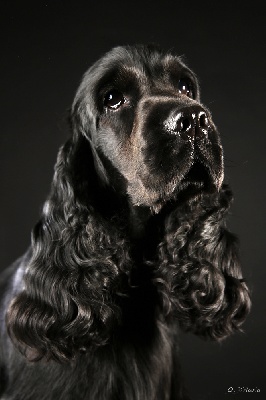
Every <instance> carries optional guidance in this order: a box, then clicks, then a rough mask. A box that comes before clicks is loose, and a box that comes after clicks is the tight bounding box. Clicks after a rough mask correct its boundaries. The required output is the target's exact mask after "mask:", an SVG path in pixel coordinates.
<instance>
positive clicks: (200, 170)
mask: <svg viewBox="0 0 266 400" xmlns="http://www.w3.org/2000/svg"><path fill="white" fill-rule="evenodd" d="M182 183H183V185H184V186H185V187H188V186H190V185H192V186H194V187H197V188H198V189H204V188H205V189H208V188H210V186H212V177H211V175H210V172H209V170H208V168H207V167H206V166H205V165H203V164H202V163H201V162H199V161H195V162H194V163H193V165H192V166H191V168H190V169H189V171H188V172H187V174H186V175H185V176H184V178H183V181H182Z"/></svg>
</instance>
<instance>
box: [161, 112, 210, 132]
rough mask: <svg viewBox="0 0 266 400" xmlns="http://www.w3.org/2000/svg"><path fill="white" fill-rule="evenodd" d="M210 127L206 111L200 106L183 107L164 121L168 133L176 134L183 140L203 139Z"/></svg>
mask: <svg viewBox="0 0 266 400" xmlns="http://www.w3.org/2000/svg"><path fill="white" fill-rule="evenodd" d="M209 126H210V122H209V118H208V116H207V113H206V111H205V110H204V109H203V108H202V107H200V106H193V107H185V108H182V109H181V110H178V111H177V112H174V113H171V116H170V117H169V118H168V119H167V120H166V121H165V127H166V129H167V131H168V132H170V133H173V134H178V135H180V136H181V137H183V139H190V140H191V139H194V138H195V137H197V138H203V137H205V136H206V135H207V134H208V129H209Z"/></svg>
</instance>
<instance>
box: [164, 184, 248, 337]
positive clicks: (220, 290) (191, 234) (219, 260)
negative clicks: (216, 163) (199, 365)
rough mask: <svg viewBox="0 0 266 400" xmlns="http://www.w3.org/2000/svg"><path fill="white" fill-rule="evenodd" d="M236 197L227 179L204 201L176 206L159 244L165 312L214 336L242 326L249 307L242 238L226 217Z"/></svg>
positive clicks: (188, 327) (190, 328)
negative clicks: (239, 240) (240, 252)
mask: <svg viewBox="0 0 266 400" xmlns="http://www.w3.org/2000/svg"><path fill="white" fill-rule="evenodd" d="M231 201H232V193H231V191H230V190H229V188H228V187H227V186H226V185H224V186H223V188H222V189H221V191H220V193H218V194H216V195H213V196H211V198H208V200H206V203H205V204H204V200H202V202H201V204H199V202H197V203H196V204H194V205H193V204H191V205H186V206H184V207H183V208H182V209H180V210H176V211H175V212H173V213H172V214H171V215H170V216H169V217H168V219H167V221H166V235H165V240H164V241H163V242H162V243H161V244H160V246H159V267H158V270H157V278H156V282H157V284H158V285H159V290H160V292H161V295H162V302H163V306H164V310H165V313H166V314H168V315H169V314H170V315H174V316H175V317H177V318H178V320H179V323H180V325H181V327H182V328H183V329H185V330H186V331H192V332H194V333H196V334H198V335H200V336H204V337H210V338H212V339H215V340H221V339H223V338H225V337H227V336H228V335H230V334H231V333H233V332H234V331H237V330H239V329H240V326H241V324H242V323H243V322H244V320H245V318H246V316H247V314H248V312H249V310H250V295H249V291H248V288H247V286H246V284H245V282H244V280H243V278H242V274H241V268H240V264H239V255H238V243H237V238H236V237H235V236H234V235H233V234H232V233H230V232H229V231H228V230H227V229H226V227H225V222H224V218H225V215H226V213H227V211H228V208H229V206H230V203H231Z"/></svg>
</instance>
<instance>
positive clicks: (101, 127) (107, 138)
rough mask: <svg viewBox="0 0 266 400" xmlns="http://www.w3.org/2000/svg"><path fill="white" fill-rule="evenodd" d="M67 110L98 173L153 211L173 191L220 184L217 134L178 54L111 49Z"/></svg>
mask: <svg viewBox="0 0 266 400" xmlns="http://www.w3.org/2000/svg"><path fill="white" fill-rule="evenodd" d="M72 115H73V121H74V122H75V125H76V131H78V132H80V131H82V132H83V134H84V135H85V136H86V137H87V138H88V139H89V141H90V143H91V147H92V149H93V155H94V160H95V167H96V169H97V172H98V174H99V175H100V176H101V179H102V180H103V181H105V182H106V183H108V184H109V185H111V186H113V187H115V188H116V189H117V188H119V191H121V190H123V191H124V193H125V194H127V195H128V196H129V198H130V201H131V203H132V205H138V206H148V207H150V208H151V209H153V210H155V211H158V210H160V208H161V206H162V205H163V204H164V203H165V202H166V201H167V200H169V199H172V198H173V197H176V195H177V194H178V193H180V192H183V191H186V192H187V193H191V194H198V193H201V192H206V191H215V190H219V188H220V187H221V184H222V182H223V151H222V147H221V143H220V138H219V134H218V132H217V130H216V128H215V126H214V123H213V121H212V118H211V115H210V112H209V111H208V110H207V109H206V107H204V106H203V105H202V104H201V103H200V99H199V85H198V82H197V79H196V77H195V75H194V73H193V72H192V71H191V70H190V69H189V68H188V67H187V66H186V65H185V64H184V63H183V62H182V60H181V59H180V58H179V57H177V56H173V55H171V54H168V53H167V54H165V53H162V52H161V51H160V50H158V49H157V48H154V47H151V46H149V47H144V46H134V47H129V46H128V47H117V48H115V49H113V50H111V51H110V52H109V53H107V54H106V55H105V56H104V57H103V58H101V59H100V60H99V61H98V62H97V63H95V64H94V65H93V66H92V67H91V68H90V69H89V70H88V71H87V73H86V74H85V76H84V79H83V81H82V83H81V85H80V88H79V90H78V92H77V95H76V98H75V101H74V105H73V109H72ZM110 171H111V172H110ZM121 188H123V189H121Z"/></svg>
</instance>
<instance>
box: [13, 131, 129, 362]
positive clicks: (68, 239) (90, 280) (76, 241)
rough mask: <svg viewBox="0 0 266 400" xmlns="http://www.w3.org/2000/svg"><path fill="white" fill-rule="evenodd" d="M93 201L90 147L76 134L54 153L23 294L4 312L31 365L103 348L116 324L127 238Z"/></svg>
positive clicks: (94, 183) (94, 186) (96, 189)
mask: <svg viewBox="0 0 266 400" xmlns="http://www.w3.org/2000/svg"><path fill="white" fill-rule="evenodd" d="M97 196H100V189H99V182H98V176H97V174H96V172H95V166H94V160H93V157H92V154H91V148H90V144H89V141H88V140H87V139H86V138H85V137H84V136H82V135H78V134H77V133H76V134H75V135H74V136H73V138H72V139H70V140H69V141H68V142H67V143H66V144H65V145H64V146H63V147H62V148H61V150H60V152H59V155H58V160H57V164H56V167H55V174H54V179H53V183H52V190H51V195H50V197H49V199H48V200H47V202H46V203H45V206H44V209H43V215H42V218H41V219H40V221H39V222H38V224H37V225H36V226H35V229H34V231H33V235H32V258H31V260H30V263H29V265H28V266H27V268H26V273H25V285H24V290H23V291H22V292H21V293H20V294H18V295H17V297H16V298H15V299H14V301H13V302H12V304H11V306H10V308H9V310H8V313H7V324H8V329H9V333H10V336H11V338H12V339H13V340H14V342H15V343H16V344H17V345H18V347H19V348H20V350H21V351H22V352H24V354H25V355H26V356H27V357H28V358H29V359H33V360H38V359H40V358H42V357H47V358H53V359H56V360H64V359H70V358H72V357H74V356H75V353H76V352H77V351H79V350H81V349H83V350H84V349H86V347H88V346H91V345H93V344H95V345H102V344H104V343H106V341H107V340H108V339H109V337H110V334H111V331H112V328H113V326H114V324H116V323H117V322H118V321H119V316H120V313H119V309H118V307H117V306H116V303H115V297H116V295H117V293H119V292H120V289H121V288H120V287H119V286H120V284H119V282H120V278H119V276H120V275H121V274H123V273H124V274H127V272H126V271H123V266H124V265H128V266H129V265H130V262H129V261H128V262H126V263H124V264H123V265H122V261H120V260H122V259H123V260H126V261H127V258H128V256H127V254H126V250H125V243H124V240H123V239H122V238H121V237H120V235H119V233H118V232H117V230H116V229H115V228H114V227H113V225H111V224H110V223H109V222H108V221H107V220H104V219H103V218H102V217H101V216H100V214H99V213H97V211H96V210H95V209H94V206H93V204H94V203H95V204H96V203H97V202H100V198H97Z"/></svg>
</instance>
